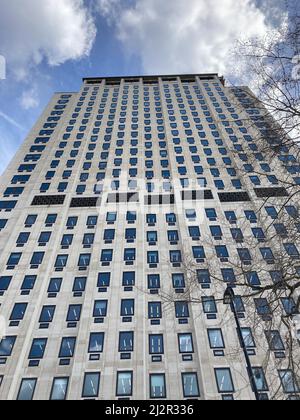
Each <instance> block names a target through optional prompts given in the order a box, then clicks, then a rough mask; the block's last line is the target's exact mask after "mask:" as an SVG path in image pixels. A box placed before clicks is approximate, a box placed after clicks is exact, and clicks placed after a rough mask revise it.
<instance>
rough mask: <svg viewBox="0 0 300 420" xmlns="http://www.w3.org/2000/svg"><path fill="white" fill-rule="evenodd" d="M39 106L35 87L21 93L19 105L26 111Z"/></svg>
mask: <svg viewBox="0 0 300 420" xmlns="http://www.w3.org/2000/svg"><path fill="white" fill-rule="evenodd" d="M39 104H40V101H39V96H38V89H37V87H36V86H33V87H31V88H30V89H28V90H25V91H24V92H23V93H22V96H21V98H20V105H21V106H22V108H23V109H25V110H26V111H27V110H29V109H32V108H37V107H38V106H39Z"/></svg>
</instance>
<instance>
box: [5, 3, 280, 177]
mask: <svg viewBox="0 0 300 420" xmlns="http://www.w3.org/2000/svg"><path fill="white" fill-rule="evenodd" d="M0 11H1V12H0V174H1V173H2V172H3V171H4V170H5V168H6V166H7V165H8V163H9V161H10V160H11V159H12V157H13V156H14V154H15V152H16V150H17V149H18V147H19V146H20V144H21V143H22V142H23V141H24V139H25V138H26V136H27V134H28V132H29V131H30V129H31V128H32V126H33V125H34V123H35V122H36V120H37V118H38V116H39V115H40V114H41V113H42V111H43V108H44V107H45V106H46V105H47V103H48V102H49V100H50V98H51V96H52V94H53V93H54V92H65V91H66V92H74V91H78V90H79V89H80V85H81V79H82V78H83V77H89V76H92V77H97V76H99V77H100V76H122V75H124V76H125V75H127V76H129V75H142V74H145V75H146V74H156V75H157V74H176V73H209V72H213V73H220V74H222V75H225V77H231V76H232V74H231V70H230V68H231V66H230V51H231V50H232V48H233V47H234V44H235V42H236V40H237V39H241V38H251V37H256V36H259V37H263V36H264V35H265V34H266V33H267V32H268V31H270V30H272V29H274V28H276V27H278V26H279V25H281V23H282V21H283V19H284V18H285V16H286V14H287V7H286V3H285V0H222V1H220V0H42V1H41V0H9V1H7V0H0ZM4 62H5V70H6V71H5V79H4V78H3V76H4V75H3V70H4V68H3V63H4ZM1 64H2V67H1Z"/></svg>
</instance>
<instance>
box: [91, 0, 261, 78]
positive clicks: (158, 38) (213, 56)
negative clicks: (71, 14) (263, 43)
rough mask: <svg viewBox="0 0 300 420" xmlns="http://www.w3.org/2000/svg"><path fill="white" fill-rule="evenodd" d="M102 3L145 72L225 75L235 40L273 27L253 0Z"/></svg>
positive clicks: (105, 14) (256, 34)
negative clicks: (213, 73)
mask: <svg viewBox="0 0 300 420" xmlns="http://www.w3.org/2000/svg"><path fill="white" fill-rule="evenodd" d="M132 3H134V4H132ZM98 6H99V10H100V13H102V15H103V16H105V17H106V18H107V19H108V20H109V22H113V24H114V27H115V30H116V32H117V36H118V38H119V39H120V41H121V42H122V43H123V45H124V48H125V50H126V52H127V53H129V54H132V55H133V54H134V55H137V56H139V57H140V58H141V60H142V65H143V68H144V71H145V72H146V73H177V72H187V73H188V72H219V73H226V68H227V66H228V64H229V61H230V54H229V51H230V49H231V48H232V47H233V45H234V43H235V40H236V39H237V38H240V37H254V36H263V35H264V34H265V33H266V32H267V30H268V24H267V23H266V19H265V14H264V13H263V11H262V10H261V9H259V8H258V7H256V5H255V3H254V1H253V0H222V2H220V1H219V0H188V1H182V0H163V1H161V0H135V2H132V1H131V4H130V3H129V2H128V0H127V2H125V3H124V2H123V3H122V0H113V1H111V0H110V1H108V0H98ZM121 6H123V7H121ZM124 6H125V7H124Z"/></svg>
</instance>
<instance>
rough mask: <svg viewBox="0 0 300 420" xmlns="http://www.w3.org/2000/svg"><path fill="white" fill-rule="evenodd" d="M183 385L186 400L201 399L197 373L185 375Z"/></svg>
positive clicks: (183, 375)
mask: <svg viewBox="0 0 300 420" xmlns="http://www.w3.org/2000/svg"><path fill="white" fill-rule="evenodd" d="M182 384H183V396H184V398H199V397H200V391H199V382H198V376H197V374H196V373H183V374H182Z"/></svg>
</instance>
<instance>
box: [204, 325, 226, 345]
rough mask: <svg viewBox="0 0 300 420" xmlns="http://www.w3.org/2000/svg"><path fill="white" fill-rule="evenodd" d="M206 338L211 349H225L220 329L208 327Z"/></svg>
mask: <svg viewBox="0 0 300 420" xmlns="http://www.w3.org/2000/svg"><path fill="white" fill-rule="evenodd" d="M208 339H209V344H210V348H211V349H225V344H224V338H223V333H222V330H220V329H209V330H208Z"/></svg>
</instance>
